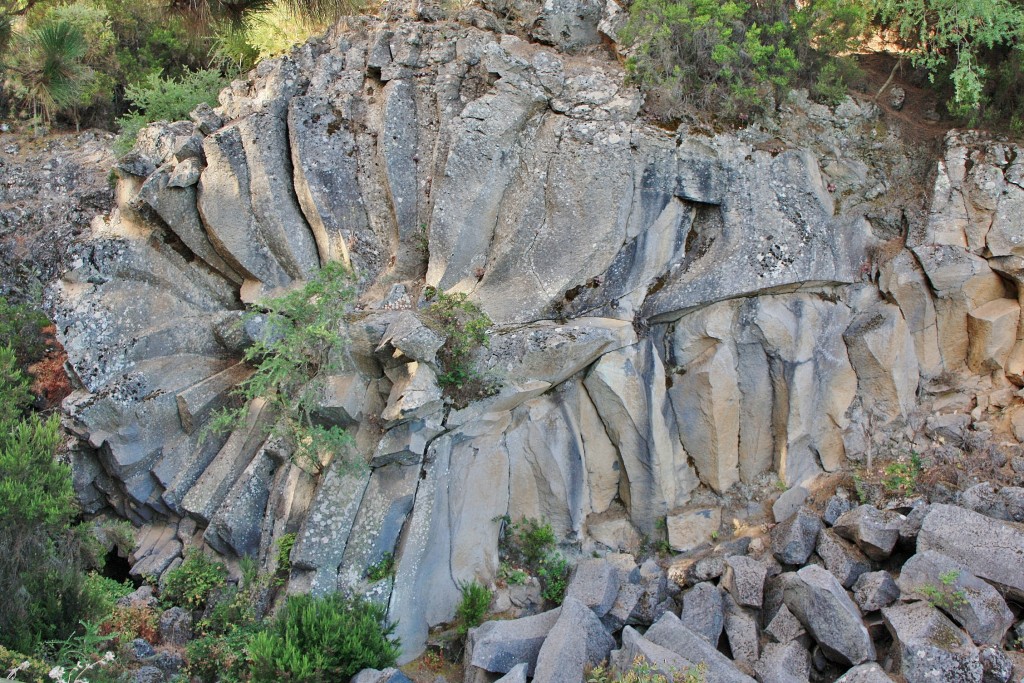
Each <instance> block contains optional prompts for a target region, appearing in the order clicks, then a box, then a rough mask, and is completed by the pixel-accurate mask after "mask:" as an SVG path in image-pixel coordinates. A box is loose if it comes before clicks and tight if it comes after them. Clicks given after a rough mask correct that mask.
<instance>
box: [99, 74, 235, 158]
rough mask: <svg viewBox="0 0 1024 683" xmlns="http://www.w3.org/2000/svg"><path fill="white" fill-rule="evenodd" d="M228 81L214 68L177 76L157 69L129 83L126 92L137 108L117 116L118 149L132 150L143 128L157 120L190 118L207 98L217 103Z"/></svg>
mask: <svg viewBox="0 0 1024 683" xmlns="http://www.w3.org/2000/svg"><path fill="white" fill-rule="evenodd" d="M225 85H227V79H225V78H224V77H223V76H222V75H221V73H220V72H219V71H214V70H212V69H197V70H196V71H188V70H186V71H185V72H184V73H183V74H182V75H181V76H179V77H177V78H174V77H169V78H168V77H164V76H162V75H161V74H160V73H153V74H150V75H149V76H147V77H146V78H145V79H144V80H142V81H141V82H139V83H135V84H133V85H129V86H128V87H127V88H126V90H125V96H126V97H127V98H128V100H129V101H130V102H131V104H132V106H133V108H134V109H135V111H133V112H132V113H130V114H127V115H125V116H122V117H121V118H119V119H118V120H117V123H118V125H119V126H120V128H121V135H120V136H119V137H118V139H117V145H116V148H117V151H118V152H119V153H121V154H123V153H125V152H127V151H128V150H130V149H131V148H132V146H133V145H134V144H135V138H136V136H138V134H139V131H140V130H142V128H143V127H145V126H147V125H149V124H150V123H153V122H154V121H178V120H180V119H187V118H188V115H189V114H190V113H191V112H192V110H193V109H195V108H196V107H198V106H199V105H200V104H202V103H204V102H205V103H206V104H209V105H210V106H215V105H216V104H217V96H218V95H219V94H220V91H221V89H223V88H224V86H225Z"/></svg>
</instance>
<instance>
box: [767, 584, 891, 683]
mask: <svg viewBox="0 0 1024 683" xmlns="http://www.w3.org/2000/svg"><path fill="white" fill-rule="evenodd" d="M796 578H797V580H795V581H792V582H790V583H789V584H788V585H787V586H786V588H785V593H784V596H783V599H784V600H785V603H786V606H787V607H789V609H790V611H791V612H792V613H793V615H794V616H796V618H797V619H799V620H800V623H802V624H803V625H804V627H805V628H806V629H807V632H808V633H809V634H811V637H812V638H814V640H816V641H817V642H818V645H819V646H821V649H822V651H823V652H824V653H825V656H826V657H827V658H828V659H830V660H832V661H835V662H839V663H841V664H848V665H851V666H856V665H857V664H862V663H863V662H869V661H872V660H874V659H875V656H876V655H875V645H874V643H873V642H872V641H871V636H870V635H869V634H868V630H867V628H866V627H865V626H864V622H863V620H862V617H861V613H860V610H859V609H857V605H855V604H854V603H853V601H852V600H850V598H849V596H848V595H847V594H846V591H845V590H843V587H842V585H841V584H840V583H839V581H838V580H837V579H836V577H834V576H832V574H830V573H829V572H828V570H826V569H825V568H823V567H819V566H818V565H813V564H812V565H809V566H807V567H804V568H803V569H801V570H800V571H798V572H797V573H796Z"/></svg>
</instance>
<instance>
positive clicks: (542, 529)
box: [499, 516, 572, 604]
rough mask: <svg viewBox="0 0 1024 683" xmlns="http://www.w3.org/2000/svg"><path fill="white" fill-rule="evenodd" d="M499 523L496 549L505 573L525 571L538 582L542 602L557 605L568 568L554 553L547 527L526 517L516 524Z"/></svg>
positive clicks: (562, 594)
mask: <svg viewBox="0 0 1024 683" xmlns="http://www.w3.org/2000/svg"><path fill="white" fill-rule="evenodd" d="M499 519H500V520H501V521H503V522H504V524H505V529H504V533H503V535H502V538H501V548H500V549H501V552H502V555H503V556H504V557H505V559H506V561H507V566H508V571H509V572H512V571H516V570H518V571H523V570H525V572H529V573H531V574H533V575H535V576H536V577H537V578H538V579H539V580H540V585H541V595H542V596H543V598H544V599H545V600H549V601H550V602H553V603H555V604H561V602H562V598H563V597H564V595H565V588H566V586H567V584H568V581H569V572H570V571H571V570H572V566H571V565H570V564H569V562H568V560H566V559H565V558H564V557H562V555H561V554H560V553H559V552H558V551H557V550H556V544H555V540H556V539H555V532H554V531H553V530H552V528H551V525H550V524H548V523H547V522H543V521H540V520H536V519H532V518H529V517H524V518H523V519H521V520H519V521H518V522H512V520H511V519H509V518H508V517H507V516H506V517H501V518H499ZM520 568H521V569H520Z"/></svg>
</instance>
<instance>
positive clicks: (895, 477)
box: [882, 453, 924, 496]
mask: <svg viewBox="0 0 1024 683" xmlns="http://www.w3.org/2000/svg"><path fill="white" fill-rule="evenodd" d="M923 471H924V466H923V465H922V463H921V456H920V455H919V454H918V453H911V454H910V459H909V461H904V460H897V461H895V462H891V463H889V464H888V465H886V466H885V469H884V470H883V472H884V477H883V478H882V486H883V487H884V488H885V490H886V491H889V492H890V493H900V494H903V495H908V496H909V495H913V493H914V491H915V489H916V488H917V480H918V478H919V477H920V476H921V472H923Z"/></svg>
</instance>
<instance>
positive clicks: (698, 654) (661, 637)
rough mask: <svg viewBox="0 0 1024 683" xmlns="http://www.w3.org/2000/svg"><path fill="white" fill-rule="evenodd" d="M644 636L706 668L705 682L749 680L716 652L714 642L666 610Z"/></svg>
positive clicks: (734, 682) (743, 681)
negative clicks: (712, 643)
mask: <svg viewBox="0 0 1024 683" xmlns="http://www.w3.org/2000/svg"><path fill="white" fill-rule="evenodd" d="M644 637H645V638H646V639H647V640H649V641H651V642H652V643H654V644H655V645H661V646H662V647H665V648H668V649H669V650H671V651H672V652H675V653H676V654H677V655H679V656H680V657H682V658H683V659H686V660H687V661H690V662H703V663H704V664H705V665H706V666H707V668H708V671H707V677H708V680H709V681H722V682H723V683H751V682H752V681H753V679H752V678H750V676H747V675H746V674H744V673H741V672H740V670H739V669H737V668H736V665H735V664H733V663H732V662H731V661H729V659H728V658H727V657H726V656H725V655H723V654H722V653H721V652H719V651H718V650H717V649H716V648H715V646H714V645H711V644H710V643H708V642H707V641H706V640H704V638H702V637H701V636H699V635H697V634H696V633H694V632H693V631H691V630H690V629H688V628H687V627H686V626H684V625H683V623H682V622H681V621H680V620H679V618H678V617H677V616H676V615H674V614H672V613H671V612H666V613H665V614H663V615H662V616H661V618H660V619H658V621H656V622H655V623H654V624H653V625H652V626H651V627H650V628H649V629H647V633H645V634H644Z"/></svg>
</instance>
